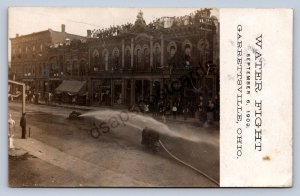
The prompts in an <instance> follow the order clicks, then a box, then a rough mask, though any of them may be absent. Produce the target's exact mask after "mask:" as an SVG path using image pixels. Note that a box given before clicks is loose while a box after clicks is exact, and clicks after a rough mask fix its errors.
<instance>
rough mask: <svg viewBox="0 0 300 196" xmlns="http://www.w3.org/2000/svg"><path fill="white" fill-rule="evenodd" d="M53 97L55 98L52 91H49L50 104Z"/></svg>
mask: <svg viewBox="0 0 300 196" xmlns="http://www.w3.org/2000/svg"><path fill="white" fill-rule="evenodd" d="M52 99H53V95H52V93H51V92H49V97H48V100H49V105H51V104H52Z"/></svg>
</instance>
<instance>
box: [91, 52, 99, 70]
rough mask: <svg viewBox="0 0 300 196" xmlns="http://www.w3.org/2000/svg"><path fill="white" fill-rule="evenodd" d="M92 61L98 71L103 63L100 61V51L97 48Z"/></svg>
mask: <svg viewBox="0 0 300 196" xmlns="http://www.w3.org/2000/svg"><path fill="white" fill-rule="evenodd" d="M92 63H93V67H94V71H98V70H99V69H100V64H101V63H100V55H99V51H98V50H97V49H95V50H94V51H93V56H92Z"/></svg>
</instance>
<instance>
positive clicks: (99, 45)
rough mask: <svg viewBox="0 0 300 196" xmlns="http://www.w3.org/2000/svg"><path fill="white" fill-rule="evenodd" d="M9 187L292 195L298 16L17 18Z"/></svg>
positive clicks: (68, 12)
mask: <svg viewBox="0 0 300 196" xmlns="http://www.w3.org/2000/svg"><path fill="white" fill-rule="evenodd" d="M8 15H9V21H8V54H9V55H8V70H9V71H8V111H9V113H8V156H9V168H8V170H9V176H8V178H9V179H8V184H9V186H10V187H290V186H292V176H293V175H292V43H293V11H292V10H291V9H220V8H96V7H94V8H79V7H76V8H75V7H69V8H67V7H65V8H59V7H10V8H9V9H8Z"/></svg>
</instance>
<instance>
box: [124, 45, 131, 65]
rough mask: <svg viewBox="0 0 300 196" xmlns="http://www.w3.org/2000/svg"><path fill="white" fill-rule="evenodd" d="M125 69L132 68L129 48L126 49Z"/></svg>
mask: <svg viewBox="0 0 300 196" xmlns="http://www.w3.org/2000/svg"><path fill="white" fill-rule="evenodd" d="M125 67H126V68H129V67H131V50H130V47H129V46H127V47H126V49H125Z"/></svg>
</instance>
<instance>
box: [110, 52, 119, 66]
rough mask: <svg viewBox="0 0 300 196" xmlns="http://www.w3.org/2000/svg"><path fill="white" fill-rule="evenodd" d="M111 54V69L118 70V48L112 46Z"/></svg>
mask: <svg viewBox="0 0 300 196" xmlns="http://www.w3.org/2000/svg"><path fill="white" fill-rule="evenodd" d="M112 55H113V70H118V69H119V49H118V48H114V49H113V52H112Z"/></svg>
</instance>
